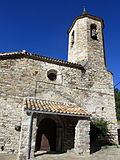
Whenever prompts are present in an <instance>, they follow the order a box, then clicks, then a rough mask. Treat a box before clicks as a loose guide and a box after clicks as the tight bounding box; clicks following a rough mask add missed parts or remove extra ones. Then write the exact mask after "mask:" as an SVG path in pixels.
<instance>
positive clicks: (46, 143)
mask: <svg viewBox="0 0 120 160" xmlns="http://www.w3.org/2000/svg"><path fill="white" fill-rule="evenodd" d="M40 150H43V151H56V123H55V121H54V120H52V119H51V118H45V119H43V120H42V121H41V122H40V124H39V126H38V130H37V136H36V146H35V151H40Z"/></svg>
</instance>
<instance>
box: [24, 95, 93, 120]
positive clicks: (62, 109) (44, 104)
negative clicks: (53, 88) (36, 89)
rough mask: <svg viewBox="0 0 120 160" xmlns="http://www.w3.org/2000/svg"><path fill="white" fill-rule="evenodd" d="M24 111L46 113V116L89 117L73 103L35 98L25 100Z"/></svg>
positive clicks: (88, 114)
mask: <svg viewBox="0 0 120 160" xmlns="http://www.w3.org/2000/svg"><path fill="white" fill-rule="evenodd" d="M24 109H25V110H27V111H33V112H39V113H46V114H58V115H69V116H79V117H90V116H91V114H90V113H87V112H85V111H84V110H83V109H81V108H80V106H79V105H77V104H75V103H66V102H56V101H50V100H42V99H36V98H26V99H25V101H24Z"/></svg>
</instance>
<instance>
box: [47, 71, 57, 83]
mask: <svg viewBox="0 0 120 160" xmlns="http://www.w3.org/2000/svg"><path fill="white" fill-rule="evenodd" d="M47 77H48V78H49V79H50V80H51V81H55V80H56V78H57V71H56V70H50V71H48V72H47Z"/></svg>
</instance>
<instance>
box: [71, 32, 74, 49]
mask: <svg viewBox="0 0 120 160" xmlns="http://www.w3.org/2000/svg"><path fill="white" fill-rule="evenodd" d="M74 39H75V31H73V32H72V35H71V47H73V44H74Z"/></svg>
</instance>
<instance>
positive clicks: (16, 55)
mask: <svg viewBox="0 0 120 160" xmlns="http://www.w3.org/2000/svg"><path fill="white" fill-rule="evenodd" d="M11 58H13V59H15V58H31V59H34V60H39V61H44V62H48V63H54V64H58V65H63V66H67V67H72V68H77V69H81V70H84V67H83V66H82V65H80V64H77V63H72V62H68V61H63V60H59V59H55V58H50V57H46V56H41V55H38V54H33V53H28V52H26V51H18V52H6V53H0V59H1V60H3V59H11Z"/></svg>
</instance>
